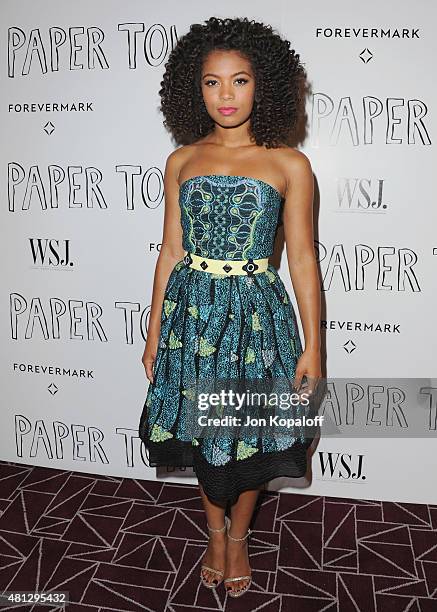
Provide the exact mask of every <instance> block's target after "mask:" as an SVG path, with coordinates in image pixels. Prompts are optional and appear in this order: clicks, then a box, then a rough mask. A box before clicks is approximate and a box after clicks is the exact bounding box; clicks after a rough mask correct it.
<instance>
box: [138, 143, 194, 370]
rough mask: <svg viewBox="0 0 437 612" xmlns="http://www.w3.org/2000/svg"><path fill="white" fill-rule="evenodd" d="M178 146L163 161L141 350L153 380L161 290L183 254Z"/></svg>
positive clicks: (161, 302) (159, 327)
mask: <svg viewBox="0 0 437 612" xmlns="http://www.w3.org/2000/svg"><path fill="white" fill-rule="evenodd" d="M178 152H179V149H176V151H173V153H171V154H170V155H169V156H168V158H167V161H166V165H165V172H164V194H165V210H164V223H163V233H162V240H161V250H160V252H159V255H158V259H157V261H156V266H155V274H154V278H153V289H152V302H151V307H150V314H149V324H148V328H147V341H146V347H145V349H144V354H143V358H142V361H143V364H144V366H145V368H146V373H147V377H148V378H149V380H150V381H152V380H153V362H154V360H155V358H156V350H157V346H158V341H159V333H160V329H161V312H162V304H163V301H164V293H165V289H166V286H167V282H168V279H169V277H170V274H171V271H172V270H173V268H174V266H175V265H176V263H177V262H178V261H180V260H181V259H182V258H183V256H184V253H185V251H184V249H183V248H182V227H181V223H180V207H179V184H178V180H177V179H178V176H179V155H178Z"/></svg>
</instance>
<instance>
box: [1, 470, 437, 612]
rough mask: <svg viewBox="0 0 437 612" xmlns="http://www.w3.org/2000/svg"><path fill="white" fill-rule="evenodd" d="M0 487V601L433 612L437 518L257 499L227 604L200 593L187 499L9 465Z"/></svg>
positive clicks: (365, 504) (436, 512)
mask: <svg viewBox="0 0 437 612" xmlns="http://www.w3.org/2000/svg"><path fill="white" fill-rule="evenodd" d="M0 481H1V488H0V497H1V499H0V504H1V506H0V511H1V516H0V559H1V565H0V572H1V573H0V585H1V590H2V591H4V590H8V591H14V590H27V591H29V590H33V589H36V590H39V591H41V590H45V591H48V590H64V591H69V594H70V595H69V596H70V601H71V603H70V604H69V605H68V606H67V610H69V611H70V610H71V612H75V611H81V610H83V611H84V612H85V611H87V610H89V611H90V612H91V611H95V612H97V611H101V612H104V611H110V610H129V611H130V610H152V611H154V612H155V611H161V610H166V611H168V612H188V611H189V610H202V611H207V610H208V611H209V610H229V611H232V610H244V611H255V610H257V611H258V610H262V611H265V612H267V611H268V612H288V611H290V612H291V611H293V612H322V611H323V612H357V611H358V612H361V611H363V612H376V611H377V612H392V611H393V612H401V611H404V612H407V611H408V612H436V610H437V506H425V505H419V504H400V503H399V504H398V503H393V502H374V501H367V500H361V499H359V500H354V499H343V498H334V497H318V496H310V495H300V494H299V495H298V494H288V493H282V494H278V493H267V492H262V493H261V494H260V497H259V500H258V502H259V503H258V507H257V509H256V512H255V514H254V520H253V525H252V527H253V529H254V532H253V533H252V535H251V536H250V538H249V542H250V544H249V552H250V559H251V566H252V572H253V585H252V587H251V590H250V592H249V593H246V594H245V595H244V596H243V597H242V598H241V599H232V598H230V597H226V596H225V593H224V589H223V585H220V586H219V588H218V590H217V592H214V591H210V590H209V589H205V588H204V587H202V586H201V585H200V584H199V577H198V575H199V569H200V559H201V556H202V555H203V553H204V550H205V546H206V541H207V533H206V521H205V516H204V513H203V510H202V505H201V499H200V496H199V494H198V488H197V486H193V485H178V484H172V483H168V482H165V483H163V482H161V481H160V482H154V481H147V480H131V479H124V478H112V477H105V476H98V475H97V476H96V475H92V474H83V473H79V472H65V471H61V470H57V469H49V468H41V467H32V466H26V465H21V464H14V463H0ZM9 609H14V610H31V609H33V610H47V611H48V610H58V609H61V608H59V607H58V608H55V607H40V606H38V607H33V608H32V607H31V606H29V605H27V606H20V607H14V608H11V607H7V608H6V607H5V608H3V610H9Z"/></svg>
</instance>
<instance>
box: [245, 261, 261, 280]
mask: <svg viewBox="0 0 437 612" xmlns="http://www.w3.org/2000/svg"><path fill="white" fill-rule="evenodd" d="M258 268H259V265H258V264H256V263H255V262H254V261H253V259H252V258H250V259H248V260H247V262H246V263H245V264H244V266H241V269H242V270H244V271H245V272H246V275H247V276H253V275H254V273H255V270H258Z"/></svg>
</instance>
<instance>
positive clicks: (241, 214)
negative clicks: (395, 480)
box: [139, 174, 312, 503]
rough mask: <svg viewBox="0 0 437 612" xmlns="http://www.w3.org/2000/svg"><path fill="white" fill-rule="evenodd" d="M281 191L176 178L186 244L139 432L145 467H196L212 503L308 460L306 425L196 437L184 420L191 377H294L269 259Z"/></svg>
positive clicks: (292, 472)
mask: <svg viewBox="0 0 437 612" xmlns="http://www.w3.org/2000/svg"><path fill="white" fill-rule="evenodd" d="M283 201H284V200H283V198H282V196H281V194H280V193H279V192H278V191H277V189H275V188H274V187H273V186H272V185H270V184H269V183H266V182H264V181H263V180H261V179H256V178H250V177H246V176H234V175H216V174H211V175H201V176H194V177H191V178H189V179H187V180H186V181H184V182H183V183H182V184H181V185H180V190H179V204H180V212H181V225H182V230H183V242H182V246H183V248H184V250H185V251H186V254H185V257H184V258H183V259H182V260H181V261H179V262H177V264H176V265H175V266H174V268H173V270H172V271H171V274H170V276H169V279H168V282H167V286H166V289H165V294H164V300H163V305H162V313H161V329H160V338H159V344H158V349H157V355H156V360H155V364H154V380H153V383H149V387H148V390H147V394H146V398H145V402H144V406H143V410H142V414H141V418H140V423H139V436H140V438H141V440H142V441H143V443H144V445H145V447H146V449H147V453H148V461H149V465H150V466H151V467H156V466H171V467H174V468H177V467H187V466H190V467H193V470H194V471H195V473H196V476H197V479H198V481H199V483H200V484H202V487H203V489H204V490H205V493H206V494H207V495H208V497H209V498H210V499H211V500H213V501H219V502H228V501H229V502H230V503H235V501H236V500H237V499H238V496H239V494H240V493H241V492H242V491H245V490H247V489H254V488H258V487H259V486H260V485H263V484H265V483H267V482H268V481H270V480H272V479H273V478H277V477H279V476H285V477H291V478H297V477H300V476H303V475H304V474H305V472H306V469H307V453H306V451H307V448H308V446H309V445H310V443H311V441H312V438H311V437H308V430H307V429H305V428H304V427H299V426H295V427H293V428H291V429H290V428H288V429H287V431H289V435H284V434H282V435H280V436H278V437H275V436H273V435H272V430H271V428H268V427H259V428H258V430H257V435H254V434H253V430H251V431H250V432H249V431H248V430H244V428H243V427H240V428H239V429H238V428H235V427H234V428H233V429H232V435H231V434H230V433H229V432H230V431H231V430H230V429H229V428H228V430H226V431H227V432H228V433H226V431H225V428H224V427H216V428H215V429H213V428H210V429H209V430H208V435H204V436H202V435H200V433H201V432H199V431H198V430H195V429H194V428H193V414H194V412H195V410H196V407H197V406H196V405H195V404H194V402H193V393H192V390H193V383H197V386H195V388H196V389H197V390H198V389H199V387H200V389H201V390H202V387H203V388H205V389H211V388H212V387H211V386H208V385H211V381H212V383H214V381H222V380H224V379H226V380H230V381H233V382H235V381H237V382H238V381H242V382H243V383H246V382H247V381H250V380H257V381H263V380H270V381H271V380H276V379H278V380H283V379H287V380H292V379H293V378H294V375H295V370H296V364H297V360H298V358H299V356H300V355H301V353H302V344H301V340H300V337H299V330H298V325H297V320H296V314H295V309H294V307H293V303H292V300H291V298H290V296H289V294H288V292H287V290H286V288H285V286H284V283H283V281H282V279H281V277H280V275H279V273H278V271H277V270H276V268H275V267H274V266H272V265H271V264H270V263H268V259H266V258H268V257H269V256H270V255H271V254H272V252H273V247H274V242H275V238H276V233H277V230H278V227H279V226H280V224H281V223H282V221H281V216H282V212H283ZM193 260H195V263H196V266H194V263H193ZM223 261H224V262H225V263H224V264H223ZM213 264H214V265H213ZM237 268H238V273H234V272H236V270H237ZM243 268H244V270H243ZM217 414H223V413H219V412H218V413H217ZM234 414H235V413H234ZM296 414H297V411H296ZM196 423H197V421H196ZM211 432H212V433H211ZM214 432H215V434H214Z"/></svg>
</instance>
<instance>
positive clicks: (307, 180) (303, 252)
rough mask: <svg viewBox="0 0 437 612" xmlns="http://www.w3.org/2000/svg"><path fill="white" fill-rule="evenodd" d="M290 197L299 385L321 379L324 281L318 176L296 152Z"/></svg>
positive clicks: (287, 219)
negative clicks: (317, 224) (300, 341)
mask: <svg viewBox="0 0 437 612" xmlns="http://www.w3.org/2000/svg"><path fill="white" fill-rule="evenodd" d="M287 184H288V187H287V194H286V198H285V203H284V215H283V221H284V236H285V242H286V245H287V259H288V266H289V270H290V276H291V282H292V284H293V290H294V293H295V295H296V299H297V303H298V308H299V314H300V318H301V321H302V327H303V331H304V336H305V350H304V354H303V355H302V356H301V359H300V360H299V362H298V367H297V370H296V378H295V383H296V386H299V385H300V383H301V380H302V376H303V375H304V374H305V375H306V376H307V377H311V378H313V377H314V378H318V377H320V376H321V364H320V279H319V272H318V268H317V261H316V254H315V250H314V230H313V198H314V177H313V171H312V168H311V163H310V161H309V159H308V158H307V157H306V155H304V154H303V153H302V152H300V151H294V153H293V156H292V158H291V159H290V157H288V163H287Z"/></svg>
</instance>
